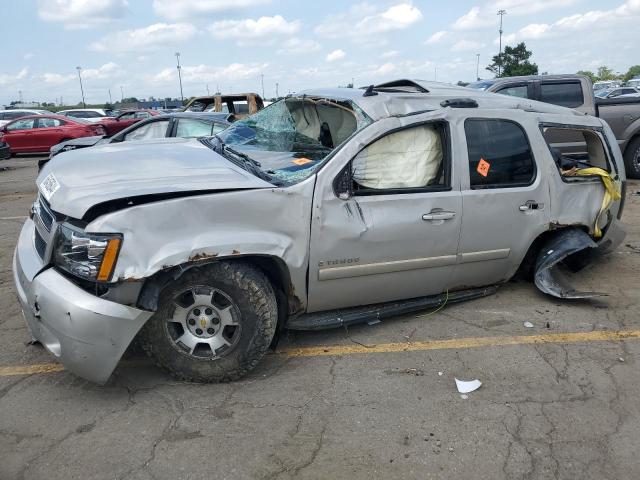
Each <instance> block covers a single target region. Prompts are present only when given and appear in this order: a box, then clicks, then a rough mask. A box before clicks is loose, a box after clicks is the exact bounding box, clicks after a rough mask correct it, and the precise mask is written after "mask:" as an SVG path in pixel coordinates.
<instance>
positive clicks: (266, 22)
mask: <svg viewBox="0 0 640 480" xmlns="http://www.w3.org/2000/svg"><path fill="white" fill-rule="evenodd" d="M299 29H300V22H299V21H298V20H294V21H292V22H288V21H286V20H285V19H284V18H283V17H282V16H280V15H275V16H273V17H260V18H258V19H257V20H253V19H251V18H247V19H245V20H221V21H219V22H214V23H213V24H212V25H211V26H210V27H209V32H211V34H212V35H213V36H214V37H216V38H221V39H229V38H233V39H236V40H238V43H239V44H248V43H251V41H253V40H256V39H265V38H266V37H273V36H276V35H293V34H294V33H296V32H297V31H298V30H299ZM268 40H273V38H269V39H268Z"/></svg>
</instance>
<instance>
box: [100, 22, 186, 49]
mask: <svg viewBox="0 0 640 480" xmlns="http://www.w3.org/2000/svg"><path fill="white" fill-rule="evenodd" d="M196 33H197V30H196V28H195V27H194V26H193V25H191V24H189V23H170V24H167V23H154V24H153V25H149V26H148V27H144V28H138V29H135V30H123V31H120V32H115V33H113V34H111V35H108V36H106V37H103V38H102V39H101V40H98V41H97V42H93V43H92V44H90V45H89V50H93V51H96V52H116V53H117V52H130V51H141V50H154V49H156V48H158V47H160V46H169V45H175V44H178V43H181V42H185V41H187V40H190V39H191V38H193V37H194V36H195V34H196Z"/></svg>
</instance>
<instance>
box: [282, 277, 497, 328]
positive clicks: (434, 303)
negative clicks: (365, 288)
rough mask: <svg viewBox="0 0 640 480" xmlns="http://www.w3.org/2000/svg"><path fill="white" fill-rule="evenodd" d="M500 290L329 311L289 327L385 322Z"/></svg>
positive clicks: (295, 321)
mask: <svg viewBox="0 0 640 480" xmlns="http://www.w3.org/2000/svg"><path fill="white" fill-rule="evenodd" d="M497 290H498V286H497V285H493V286H490V287H483V288H473V289H469V290H460V291H457V292H449V293H443V294H440V295H432V296H429V297H419V298H412V299H409V300H403V301H401V302H387V303H378V304H374V305H366V306H364V307H351V308H345V309H341V310H328V311H325V312H316V313H303V314H302V315H299V316H297V317H292V318H289V320H288V321H287V324H286V326H285V328H288V329H289V330H326V329H329V328H336V327H342V326H349V325H355V324H357V323H364V322H370V321H375V320H382V319H384V318H389V317H396V316H398V315H405V314H407V313H414V312H420V311H423V310H426V309H430V308H438V307H441V306H444V304H445V303H447V304H448V303H458V302H464V301H465V300H473V299H474V298H481V297H486V296H488V295H493V294H494V293H496V291H497Z"/></svg>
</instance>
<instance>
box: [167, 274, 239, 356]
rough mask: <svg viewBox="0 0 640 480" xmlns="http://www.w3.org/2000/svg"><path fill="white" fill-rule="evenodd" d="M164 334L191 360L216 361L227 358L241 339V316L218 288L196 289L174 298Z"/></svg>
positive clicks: (203, 286) (196, 287) (199, 286)
mask: <svg viewBox="0 0 640 480" xmlns="http://www.w3.org/2000/svg"><path fill="white" fill-rule="evenodd" d="M166 320H167V321H166V322H165V330H166V333H167V335H168V336H169V338H170V339H171V341H172V342H173V344H174V346H175V347H176V348H177V349H179V350H180V351H182V352H183V353H186V354H188V355H190V356H193V357H197V358H206V359H213V358H219V357H222V356H224V355H226V354H228V353H229V352H230V351H231V350H232V349H233V347H234V346H235V345H236V344H237V343H238V340H239V339H240V333H241V330H242V325H241V324H240V312H239V309H238V307H237V305H236V304H235V303H234V301H233V300H232V299H231V297H229V295H227V294H226V293H225V292H223V291H222V290H220V289H218V288H214V287H209V286H205V285H196V286H193V287H191V288H189V289H186V290H183V291H181V292H179V293H178V294H177V295H175V296H174V297H173V301H172V305H171V310H170V312H169V315H168V317H167V319H166Z"/></svg>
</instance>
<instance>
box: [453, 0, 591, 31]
mask: <svg viewBox="0 0 640 480" xmlns="http://www.w3.org/2000/svg"><path fill="white" fill-rule="evenodd" d="M579 1H581V0H536V1H535V2H534V1H531V0H497V1H495V0H493V1H488V2H486V3H485V5H483V6H477V5H476V6H475V7H472V8H471V9H470V10H469V11H468V12H467V13H465V14H464V15H462V16H461V17H460V18H458V19H457V20H456V21H455V22H454V23H453V25H452V26H451V28H453V29H454V30H475V29H479V28H486V27H496V26H497V25H498V22H499V20H498V17H497V15H496V13H497V12H498V10H501V9H504V10H506V11H507V16H525V15H531V14H534V13H538V12H548V11H549V10H552V9H554V8H563V7H567V6H570V5H573V4H575V3H578V2H579Z"/></svg>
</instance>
